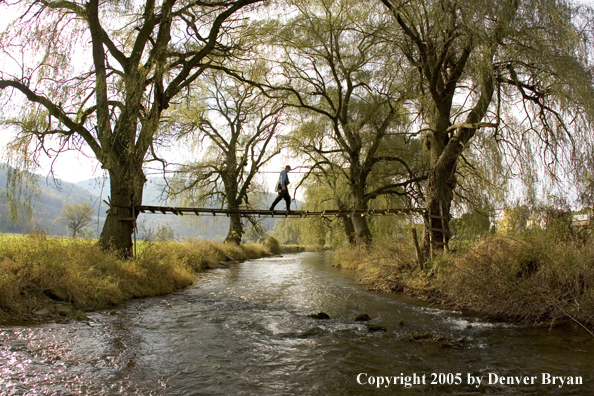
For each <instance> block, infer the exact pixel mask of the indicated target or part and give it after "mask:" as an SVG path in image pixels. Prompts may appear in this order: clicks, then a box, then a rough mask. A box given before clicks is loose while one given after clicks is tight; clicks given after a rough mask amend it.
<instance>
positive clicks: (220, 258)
mask: <svg viewBox="0 0 594 396" xmlns="http://www.w3.org/2000/svg"><path fill="white" fill-rule="evenodd" d="M269 246H270V245H269V244H245V245H240V246H236V245H232V244H226V243H220V242H212V241H203V240H192V241H189V242H142V243H139V245H138V252H137V255H136V257H135V258H133V259H129V260H123V259H121V258H118V257H117V256H116V255H115V254H114V253H113V252H108V251H103V250H101V249H99V247H98V246H97V244H96V243H95V241H93V240H85V239H62V238H53V237H47V236H39V235H37V236H35V235H34V236H8V235H0V322H7V321H15V320H18V321H29V320H35V319H43V318H47V317H55V318H59V317H61V316H64V317H78V318H84V316H85V312H86V311H91V310H95V309H100V308H105V307H109V306H113V305H117V304H120V303H121V302H123V301H125V300H129V299H132V298H139V297H148V296H157V295H163V294H168V293H171V292H173V291H175V290H179V289H181V288H184V287H187V286H189V285H191V284H192V283H193V282H194V281H195V274H196V273H198V272H200V271H203V270H204V269H206V268H208V267H209V266H217V265H218V266H220V265H221V263H226V262H233V261H241V260H247V259H255V258H261V257H266V256H270V255H272V254H274V253H278V252H276V251H271V249H269Z"/></svg>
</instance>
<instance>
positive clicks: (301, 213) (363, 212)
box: [135, 205, 425, 217]
mask: <svg viewBox="0 0 594 396" xmlns="http://www.w3.org/2000/svg"><path fill="white" fill-rule="evenodd" d="M135 210H136V211H137V212H140V213H162V214H167V213H172V214H175V215H179V216H183V215H186V214H188V215H196V216H200V215H212V216H217V215H225V216H229V215H230V214H232V213H239V215H240V216H242V217H245V216H271V217H274V216H281V217H330V216H335V217H343V216H387V215H397V214H422V213H424V212H425V209H412V208H411V209H353V210H338V209H335V210H323V211H310V210H291V211H289V212H287V211H286V210H273V211H271V210H248V209H238V210H229V209H209V208H184V207H172V206H145V205H142V206H136V207H135Z"/></svg>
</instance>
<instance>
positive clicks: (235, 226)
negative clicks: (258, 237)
mask: <svg viewBox="0 0 594 396" xmlns="http://www.w3.org/2000/svg"><path fill="white" fill-rule="evenodd" d="M229 220H230V223H229V233H228V234H227V238H225V242H229V243H234V244H236V245H239V244H240V243H241V237H242V236H243V224H242V222H241V216H240V215H239V213H231V214H230V215H229Z"/></svg>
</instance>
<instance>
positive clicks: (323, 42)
mask: <svg viewBox="0 0 594 396" xmlns="http://www.w3.org/2000/svg"><path fill="white" fill-rule="evenodd" d="M289 3H290V5H291V6H292V8H293V9H295V10H296V11H297V12H296V13H295V14H294V16H291V18H290V19H289V20H288V21H287V22H286V23H285V24H284V26H283V27H282V28H280V29H278V32H277V33H276V35H275V36H274V38H273V43H274V45H276V47H277V48H279V49H280V50H281V51H282V52H281V53H282V54H283V56H282V57H280V58H279V59H278V67H277V69H280V73H279V74H280V75H279V76H278V78H279V79H281V81H283V84H284V85H282V84H277V85H279V87H278V89H282V90H283V92H286V93H288V94H289V95H290V97H289V105H290V106H292V107H295V108H296V109H297V110H298V111H297V112H296V114H295V121H294V123H295V124H296V125H297V127H296V128H295V130H294V132H293V133H292V134H291V136H290V147H291V148H292V150H293V152H295V153H296V154H297V155H300V156H301V157H303V158H304V161H305V162H306V164H307V165H308V166H309V167H310V168H311V173H312V174H314V175H315V176H316V177H317V178H318V179H319V180H320V181H321V182H322V183H323V184H327V185H328V187H330V189H331V190H330V192H335V194H330V195H329V197H333V198H334V199H336V201H337V202H336V203H335V204H336V205H338V206H339V207H340V206H344V208H345V209H349V208H354V209H366V208H367V207H368V204H369V201H371V200H373V199H375V198H376V197H378V196H380V195H383V194H401V195H409V194H410V193H411V190H413V191H414V189H415V187H417V183H418V182H420V181H421V180H423V179H424V172H423V171H424V168H423V166H422V165H421V166H419V165H420V164H422V161H419V160H416V158H415V157H414V154H415V153H418V151H415V150H410V149H409V148H408V147H406V145H407V143H410V142H411V138H410V136H408V135H407V132H406V130H405V128H404V127H403V125H405V121H406V119H407V115H406V112H405V111H404V108H403V106H404V103H405V101H406V100H407V94H408V92H407V89H406V87H405V81H406V75H407V73H410V72H414V69H412V68H410V69H406V68H401V67H399V65H400V63H397V64H395V63H394V62H391V60H390V58H389V57H390V56H391V55H392V54H393V49H392V48H391V46H390V44H389V43H388V41H387V40H385V39H384V37H383V35H382V34H383V31H384V30H385V29H386V23H387V21H386V18H385V17H384V16H383V15H382V13H379V12H378V9H377V5H378V4H377V3H375V2H371V1H363V2H361V1H348V0H345V1H322V2H314V1H305V2H302V1H299V2H289ZM412 140H415V139H414V138H413V139H412ZM412 145H413V146H414V144H412ZM411 157H412V158H411ZM382 171H385V173H384V176H383V177H380V176H379V174H381V172H382ZM374 172H376V173H377V174H376V175H375V177H374V176H372V173H374ZM371 180H374V182H375V184H372V183H371ZM339 184H342V185H343V186H345V187H346V191H348V195H347V197H348V198H347V199H343V196H342V194H341V191H340V189H338V188H335V187H337V186H338V185H339ZM341 209H342V207H341ZM349 221H350V225H345V232H346V234H347V238H348V239H349V241H350V242H351V243H355V240H356V241H357V242H358V243H366V244H369V243H370V242H371V233H370V231H369V227H368V224H367V221H366V219H365V218H364V217H352V218H351V219H350V220H349Z"/></svg>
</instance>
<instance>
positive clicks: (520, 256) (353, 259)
mask: <svg viewBox="0 0 594 396" xmlns="http://www.w3.org/2000/svg"><path fill="white" fill-rule="evenodd" d="M334 262H335V265H338V266H341V267H346V268H352V269H357V270H359V271H361V278H362V280H363V281H364V282H366V283H368V284H369V285H370V286H371V287H372V288H374V289H378V290H386V291H396V292H404V293H407V294H410V295H414V296H417V297H420V298H423V299H427V300H430V301H433V302H435V303H439V304H444V305H446V306H448V307H451V308H454V309H459V310H464V311H470V312H473V313H477V314H482V315H485V316H488V317H491V318H496V319H503V320H508V321H514V322H521V323H542V322H545V323H547V324H555V323H563V322H567V321H575V322H578V323H580V324H581V325H583V326H586V327H589V328H592V326H593V325H594V240H593V239H592V238H587V239H586V238H583V237H580V238H578V237H571V238H566V237H563V238H560V237H559V235H557V234H555V233H553V232H546V231H534V232H526V233H524V234H522V235H520V236H515V237H504V236H495V235H491V236H487V237H485V238H483V239H481V240H479V241H475V242H473V243H470V244H468V245H466V246H465V247H464V248H463V249H461V250H459V251H457V252H454V253H449V254H444V255H442V256H440V257H437V258H435V259H434V260H433V261H431V262H430V263H429V265H428V268H427V269H425V270H420V269H418V265H417V263H416V253H415V250H414V247H413V246H412V245H409V244H408V243H403V242H400V243H393V242H392V243H390V242H383V243H378V244H377V245H376V246H375V247H374V249H373V250H372V251H370V252H364V251H362V250H360V249H346V250H341V251H337V252H336V254H335V260H334Z"/></svg>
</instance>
